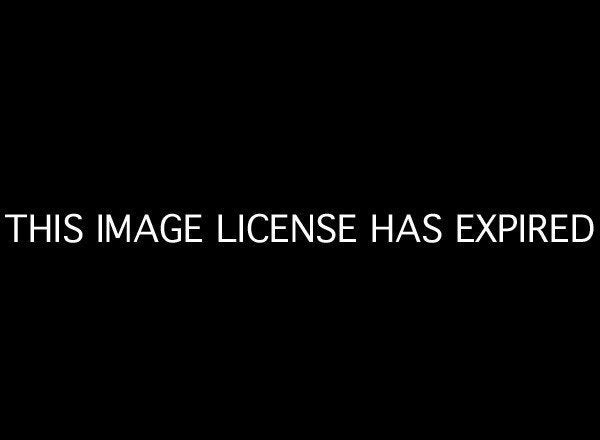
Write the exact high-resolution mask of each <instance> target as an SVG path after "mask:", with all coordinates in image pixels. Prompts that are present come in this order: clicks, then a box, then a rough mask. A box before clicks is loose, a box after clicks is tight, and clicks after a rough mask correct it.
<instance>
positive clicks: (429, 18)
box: [1, 9, 598, 432]
mask: <svg viewBox="0 0 600 440" xmlns="http://www.w3.org/2000/svg"><path fill="white" fill-rule="evenodd" d="M52 12H57V11H52ZM153 12H157V11H153ZM163 12H164V11H163ZM247 12H248V14H247V13H246V12H240V11H239V10H237V9H236V11H233V10H232V11H228V12H227V13H225V14H224V15H223V14H221V15H216V14H215V13H214V12H212V11H211V12H207V11H204V12H195V13H193V14H190V15H188V14H186V13H184V12H183V11H180V12H177V13H175V15H173V16H171V15H170V14H169V15H167V14H166V13H165V15H164V16H163V14H162V12H161V14H159V15H160V18H156V16H155V15H152V17H150V16H147V15H146V13H145V12H144V13H141V12H140V11H137V12H136V13H133V14H127V15H126V14H125V13H124V12H122V13H119V14H114V16H112V15H111V16H110V17H107V18H102V19H100V18H99V17H100V15H97V14H100V12H97V13H96V12H95V13H94V14H92V15H85V19H83V18H82V16H78V18H77V19H75V18H74V19H66V22H65V23H63V22H62V21H57V20H50V19H48V16H46V17H45V16H44V14H43V13H41V14H40V16H36V17H35V19H34V18H33V15H36V14H34V13H33V12H32V11H30V12H28V14H26V15H25V16H23V17H24V19H25V20H24V21H19V23H18V24H16V25H15V26H14V29H10V30H8V31H7V39H6V44H5V52H4V55H3V66H4V67H3V70H4V72H3V73H4V74H5V79H4V80H3V85H4V87H3V96H4V99H3V110H4V111H3V124H2V125H3V133H4V136H3V137H4V142H3V156H4V158H3V160H2V173H1V176H2V177H1V179H2V201H1V202H2V205H1V206H2V213H3V214H4V213H5V212H31V213H42V212H43V213H67V212H79V213H83V214H86V215H87V216H89V215H92V214H94V213H96V212H105V211H107V210H110V211H113V212H124V211H131V212H151V213H153V214H155V215H158V214H160V213H163V212H169V211H175V212H179V213H186V212H190V213H202V214H204V215H205V216H206V217H208V218H210V217H211V216H214V215H215V214H216V213H217V212H222V211H229V212H237V211H239V210H243V211H246V212H252V211H256V212H288V213H292V212H294V213H319V212H325V211H328V212H334V213H335V212H356V213H359V215H361V243H360V244H359V245H348V246H342V245H338V246H331V247H326V248H323V247H321V248H317V247H291V246H285V245H283V246H275V245H273V246H268V247H262V248H252V247H244V248H234V249H232V248H227V249H225V248H218V247H216V246H214V245H210V244H207V245H206V246H199V247H175V248H164V247H158V248H154V247H152V246H138V247H129V248H128V247H126V246H124V247H117V248H115V247H111V248H102V247H98V246H95V245H94V244H93V243H88V244H83V245H81V246H76V247H63V246H54V247H53V246H39V247H35V248H31V247H27V246H23V247H20V246H10V245H9V243H8V242H7V240H4V242H3V245H2V254H3V257H5V258H3V263H2V264H3V270H2V273H3V278H4V282H3V284H4V285H5V286H6V287H5V288H3V289H2V291H3V295H2V301H3V303H4V304H3V307H2V311H3V314H4V315H5V319H3V324H4V327H5V331H4V338H3V339H4V341H5V347H6V348H5V355H6V356H5V358H6V362H5V365H7V366H8V367H9V370H10V373H9V374H8V375H7V376H6V382H7V384H8V385H9V386H10V388H11V389H13V388H14V389H15V393H14V394H11V396H14V397H11V404H10V408H11V412H12V413H13V414H15V415H20V416H23V414H31V410H32V409H34V408H35V409H38V410H40V411H39V412H40V413H41V414H45V415H46V417H47V418H45V419H44V420H47V421H46V422H44V423H49V424H52V425H57V426H63V423H67V424H71V423H73V420H74V419H77V420H78V421H83V422H88V423H86V425H87V426H88V427H89V426H99V427H107V426H109V425H112V422H113V421H123V420H128V421H131V420H133V421H134V425H136V426H138V427H148V426H150V427H152V428H153V429H158V426H157V425H160V426H163V427H165V428H166V429H167V430H168V431H171V430H174V429H176V428H180V427H181V426H183V425H184V424H183V422H184V421H191V422H192V423H193V424H201V426H198V427H200V428H202V427H203V426H204V425H203V423H205V420H207V419H208V420H210V421H212V422H213V423H214V422H216V423H217V424H218V425H219V426H221V427H222V429H225V430H230V429H239V428H242V429H251V428H255V427H256V428H261V429H266V428H269V429H273V428H274V427H275V426H276V425H278V424H279V423H281V422H283V423H282V424H283V426H284V427H285V428H286V429H287V430H286V431H282V432H288V431H290V430H291V431H295V430H298V429H306V430H308V432H314V431H313V430H312V429H313V428H312V427H313V426H315V422H317V423H318V422H323V421H328V422H330V423H329V426H330V428H329V429H331V430H332V431H331V432H337V430H340V429H344V428H350V429H357V430H358V429H359V428H363V429H365V430H366V431H365V432H372V431H373V430H375V429H383V428H384V427H386V426H387V425H388V424H389V423H391V424H392V426H395V427H396V428H399V427H400V428H401V427H403V426H407V427H408V425H404V424H403V423H405V422H401V421H402V420H407V419H408V420H410V421H412V422H413V423H416V424H418V425H420V426H421V427H422V428H423V429H426V430H431V429H440V428H441V429H455V428H460V429H465V428H467V427H469V428H471V429H473V428H474V427H475V425H477V424H478V423H481V422H483V425H484V426H485V427H486V428H487V429H488V430H490V429H491V430H497V429H507V430H509V432H512V431H510V430H511V429H512V428H511V427H512V426H514V423H515V422H522V421H525V420H528V421H532V420H533V421H534V423H532V424H531V426H532V428H533V429H540V427H548V426H551V427H553V428H556V429H557V428H558V426H557V425H559V424H560V425H561V426H563V427H566V428H568V429H573V424H572V423H573V419H572V418H571V416H572V415H573V414H576V415H577V417H578V418H579V420H580V421H581V420H583V419H584V418H585V417H586V414H588V411H589V409H586V408H587V405H586V403H585V402H586V396H589V395H590V394H591V393H592V390H593V389H595V388H594V385H593V381H592V375H591V372H592V371H593V369H594V366H595V365H596V364H595V363H594V362H592V359H593V356H592V355H593V348H594V347H593V341H594V339H595V338H596V336H597V327H598V326H597V322H596V320H595V314H596V310H597V304H596V301H595V299H594V297H593V295H594V293H595V290H597V289H596V287H595V284H594V283H593V281H595V279H594V269H595V266H596V262H597V253H596V247H597V238H595V239H594V242H593V243H590V244H587V245H560V244H559V245H552V246H544V245H541V246H522V245H521V246H518V245H515V244H508V245H506V246H486V245H482V246H460V245H458V244H456V243H455V242H454V241H455V240H454V238H455V236H454V225H453V218H454V216H455V215H456V214H457V213H460V212H477V213H487V214H490V213H512V214H518V213H530V212H531V213H545V214H549V213H585V214H588V215H592V216H593V217H594V218H595V220H596V221H597V212H598V211H597V208H596V207H595V205H596V203H595V200H596V199H595V195H594V193H593V188H594V187H595V186H596V184H595V180H596V179H595V178H594V177H595V174H594V161H593V159H592V154H593V152H592V147H593V146H594V145H596V144H597V135H596V133H595V130H594V128H595V121H596V118H597V108H596V107H595V102H596V101H597V85H596V84H595V82H594V81H593V78H595V77H597V69H596V68H595V66H594V65H593V54H594V52H593V49H594V47H593V46H592V44H591V43H592V40H591V39H589V38H590V36H589V35H588V33H591V32H592V29H591V28H589V27H588V26H587V25H586V24H585V23H584V22H583V21H582V19H581V18H580V17H575V18H569V17H567V16H566V15H565V16H563V17H561V19H560V20H559V21H556V19H553V20H550V19H549V18H543V17H542V16H541V15H540V14H539V13H536V14H532V15H527V17H526V18H524V17H525V13H524V11H521V13H520V14H516V15H514V16H513V15H510V14H509V16H506V15H504V14H500V11H496V12H494V13H487V12H483V11H481V13H480V15H477V13H476V12H475V11H469V14H466V11H445V12H441V11H427V12H425V13H420V14H416V13H414V12H412V11H404V12H397V11H395V12H393V13H392V12H385V11H380V12H376V13H374V14H371V13H369V14H367V13H366V11H353V12H354V14H351V15H347V14H346V13H344V14H338V13H332V14H328V15H327V17H326V18H325V14H324V11H321V13H319V14H308V16H307V15H306V14H303V13H301V11H295V12H293V13H284V12H283V11H281V12H280V13H276V12H275V11H272V10H270V11H269V13H268V14H267V13H266V12H265V11H262V12H261V11H255V10H253V11H247ZM305 12H306V11H305ZM338 12H339V11H338ZM446 12H448V13H449V12H453V13H454V15H446ZM538 12H539V11H538ZM69 13H70V14H73V13H74V12H73V11H70V12H69ZM250 13H253V14H251V15H249V14H250ZM75 14H76V13H75ZM278 14H280V15H278ZM470 14H474V15H470ZM184 16H185V18H184ZM69 17H70V15H69ZM102 17H104V15H102ZM257 17H259V18H260V19H259V18H257ZM517 17H518V18H517ZM63 18H65V16H64V15H63ZM375 212H376V213H380V214H387V213H395V214H405V213H413V214H423V213H428V212H438V213H440V214H441V215H443V217H444V219H445V220H446V221H447V225H448V227H447V228H445V229H444V233H445V238H444V241H443V243H441V244H440V245H438V246H420V247H417V246H413V245H411V244H410V243H407V244H406V245H401V246H394V247H377V248H376V247H374V246H371V245H369V244H368V238H369V234H368V229H367V228H366V225H368V223H364V221H365V220H368V218H369V215H370V214H371V213H375ZM363 229H366V232H365V231H363ZM3 233H5V231H3ZM4 237H6V235H4ZM54 411H56V412H58V413H61V414H63V416H62V417H54V416H52V414H53V412H54ZM36 413H38V412H36ZM40 417H41V416H40ZM173 417H174V418H173ZM40 420H41V419H40ZM92 423H93V424H92ZM578 425H579V423H578ZM48 426H50V425H48ZM133 429H139V428H135V427H134V428H133Z"/></svg>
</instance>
